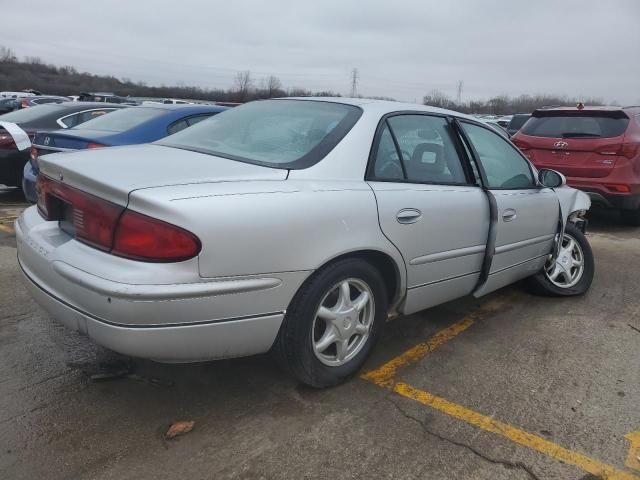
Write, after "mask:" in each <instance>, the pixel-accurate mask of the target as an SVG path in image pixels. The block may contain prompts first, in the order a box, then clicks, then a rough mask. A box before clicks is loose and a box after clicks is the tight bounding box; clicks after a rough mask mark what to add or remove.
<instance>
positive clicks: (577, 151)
mask: <svg viewBox="0 0 640 480" xmlns="http://www.w3.org/2000/svg"><path fill="white" fill-rule="evenodd" d="M628 124H629V118H628V117H627V116H626V114H625V113H624V112H623V111H622V110H575V109H574V110H550V111H544V110H543V111H536V112H534V114H533V116H532V118H531V119H530V120H529V121H528V122H527V123H526V124H525V125H524V127H523V128H522V129H521V130H520V131H519V132H518V133H517V134H516V135H514V137H513V138H512V140H513V142H514V143H515V144H516V145H517V146H518V147H519V148H520V149H521V150H522V151H523V153H524V154H525V155H526V156H527V157H528V158H529V160H531V161H532V162H533V164H534V165H535V166H536V167H539V168H552V169H554V170H558V171H559V172H561V173H563V174H564V175H566V176H567V177H587V178H602V177H606V176H608V175H609V174H610V173H611V171H612V170H613V169H614V168H615V166H616V162H617V161H618V158H619V156H620V155H621V151H622V144H623V142H624V132H625V130H626V128H627V126H628Z"/></svg>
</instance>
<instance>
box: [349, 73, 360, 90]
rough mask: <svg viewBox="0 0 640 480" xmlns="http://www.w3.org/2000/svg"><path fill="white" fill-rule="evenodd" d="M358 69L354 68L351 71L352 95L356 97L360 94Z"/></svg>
mask: <svg viewBox="0 0 640 480" xmlns="http://www.w3.org/2000/svg"><path fill="white" fill-rule="evenodd" d="M359 77H360V76H359V74H358V69H357V68H354V69H353V71H352V72H351V96H352V97H355V96H356V95H358V79H359Z"/></svg>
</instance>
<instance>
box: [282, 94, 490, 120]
mask: <svg viewBox="0 0 640 480" xmlns="http://www.w3.org/2000/svg"><path fill="white" fill-rule="evenodd" d="M276 100H308V101H312V102H330V103H342V104H344V105H353V106H356V107H360V108H361V109H362V110H364V111H365V112H366V111H376V112H378V113H382V114H387V113H393V112H403V111H415V112H428V113H439V114H441V115H452V116H456V117H460V118H466V119H469V120H473V121H475V122H477V121H478V119H477V118H475V117H474V116H472V115H467V114H465V113H460V112H456V111H453V110H447V109H444V108H438V107H431V106H429V105H421V104H419V103H406V102H395V101H392V100H377V99H373V98H349V97H282V98H278V99H276Z"/></svg>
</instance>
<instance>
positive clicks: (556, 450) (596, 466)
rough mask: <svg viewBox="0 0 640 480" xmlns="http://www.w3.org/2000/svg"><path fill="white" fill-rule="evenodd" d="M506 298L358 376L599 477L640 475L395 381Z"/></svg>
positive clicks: (627, 479)
mask: <svg viewBox="0 0 640 480" xmlns="http://www.w3.org/2000/svg"><path fill="white" fill-rule="evenodd" d="M509 299H510V297H509V296H503V297H501V298H499V299H496V300H493V301H492V302H489V303H487V304H485V305H483V306H482V307H480V308H479V309H477V310H476V311H475V312H472V313H470V314H468V315H466V316H465V317H464V318H462V320H460V321H458V322H456V323H454V324H453V325H451V326H449V327H447V328H445V329H443V330H440V331H439V332H437V333H436V334H435V335H434V336H433V337H431V338H430V339H429V340H427V341H426V342H422V343H419V344H418V345H416V346H415V347H413V348H411V349H409V350H407V351H406V352H404V353H402V354H401V355H398V356H397V357H395V358H393V359H392V360H390V361H389V362H387V363H385V364H384V365H382V366H381V367H378V368H377V369H375V370H372V371H370V372H367V373H365V374H363V375H362V377H361V378H363V379H365V380H368V381H370V382H372V383H374V384H376V385H377V386H379V387H383V388H392V389H393V391H394V392H395V393H397V394H398V395H402V396H403V397H406V398H409V399H411V400H414V401H416V402H419V403H421V404H423V405H426V406H429V407H431V408H434V409H436V410H438V411H440V412H442V413H445V414H447V415H449V416H451V417H453V418H457V419H459V420H462V421H464V422H466V423H468V424H470V425H473V426H475V427H478V428H481V429H482V430H485V431H487V432H490V433H494V434H496V435H500V436H502V437H504V438H506V439H508V440H510V441H512V442H514V443H517V444H519V445H522V446H525V447H528V448H530V449H533V450H535V451H537V452H540V453H542V454H544V455H547V456H549V457H551V458H554V459H556V460H558V461H561V462H563V463H566V464H568V465H573V466H576V467H578V468H580V469H582V470H584V471H585V472H588V473H591V474H593V475H597V476H600V477H601V478H603V479H606V480H640V477H638V476H636V475H633V474H631V473H628V472H625V471H623V470H619V469H617V468H616V467H614V466H612V465H608V464H606V463H603V462H600V461H598V460H594V459H593V458H590V457H587V456H586V455H584V454H582V453H578V452H574V451H572V450H568V449H566V448H564V447H561V446H560V445H558V444H556V443H553V442H551V441H549V440H547V439H545V438H542V437H539V436H537V435H534V434H532V433H529V432H526V431H524V430H521V429H519V428H517V427H514V426H512V425H509V424H507V423H504V422H501V421H499V420H495V419H493V418H491V417H487V416H486V415H483V414H481V413H478V412H474V411H473V410H470V409H468V408H466V407H464V406H462V405H458V404H456V403H453V402H450V401H448V400H445V399H444V398H441V397H437V396H435V395H432V394H431V393H428V392H425V391H424V390H419V389H417V388H414V387H412V386H411V385H408V384H406V383H402V382H398V383H396V380H395V377H396V374H397V373H398V370H399V369H400V368H403V367H405V366H408V365H410V364H413V363H416V362H418V361H419V360H421V359H422V358H424V356H425V355H427V354H428V353H429V352H432V351H433V350H435V349H436V348H438V347H440V346H441V345H443V344H445V343H446V342H448V341H449V340H451V339H452V338H455V337H456V336H457V335H459V334H460V333H462V332H464V331H465V330H466V329H468V328H469V327H470V326H471V325H473V324H474V323H475V322H476V321H478V320H481V319H483V318H486V317H488V316H490V315H492V314H495V313H498V312H499V311H501V310H503V309H504V308H505V306H507V305H508V300H509ZM627 438H628V439H629V440H630V441H631V442H632V443H633V442H634V441H635V440H637V439H636V437H635V436H633V438H631V437H630V436H627ZM633 447H634V445H632V448H631V450H630V453H629V457H631V451H633V452H635V449H634V448H633ZM634 465H635V463H634V462H629V460H627V466H632V467H633V466H634Z"/></svg>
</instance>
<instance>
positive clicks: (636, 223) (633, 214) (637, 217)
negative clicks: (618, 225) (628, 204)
mask: <svg viewBox="0 0 640 480" xmlns="http://www.w3.org/2000/svg"><path fill="white" fill-rule="evenodd" d="M620 216H621V217H622V221H623V222H624V223H625V224H627V225H631V226H632V227H640V209H636V210H620Z"/></svg>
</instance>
